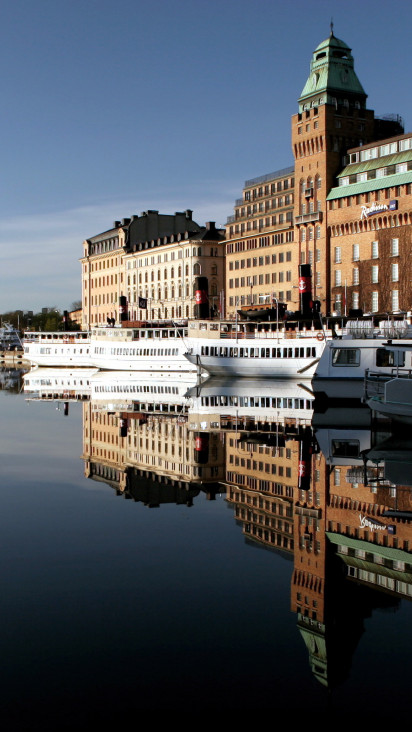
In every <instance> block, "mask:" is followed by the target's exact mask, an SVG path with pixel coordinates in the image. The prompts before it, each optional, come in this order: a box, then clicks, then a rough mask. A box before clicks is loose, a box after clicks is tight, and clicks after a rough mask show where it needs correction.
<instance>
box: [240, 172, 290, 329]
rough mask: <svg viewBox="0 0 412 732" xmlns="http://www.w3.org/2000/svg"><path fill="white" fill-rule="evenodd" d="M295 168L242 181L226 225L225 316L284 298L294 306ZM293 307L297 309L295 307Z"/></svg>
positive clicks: (268, 305) (280, 300)
mask: <svg viewBox="0 0 412 732" xmlns="http://www.w3.org/2000/svg"><path fill="white" fill-rule="evenodd" d="M294 185H295V181H294V168H293V167H290V168H285V169H283V170H279V171H277V172H275V173H271V174H269V175H265V176H261V177H260V178H253V179H251V180H248V181H246V183H245V187H244V189H243V197H242V198H241V199H238V200H237V201H236V204H235V213H234V215H233V216H230V217H229V218H228V221H227V226H226V314H227V316H228V317H229V318H233V317H234V316H235V313H236V310H239V309H242V308H243V309H247V308H250V307H260V308H270V307H272V306H276V302H287V304H288V306H289V307H290V309H294V310H296V309H297V299H298V296H297V294H296V296H295V293H297V290H295V291H293V282H294V283H295V285H296V284H297V271H298V261H297V258H296V249H295V247H294V246H293V242H294V226H293V210H294V208H293V207H294ZM294 305H295V307H293V306H294Z"/></svg>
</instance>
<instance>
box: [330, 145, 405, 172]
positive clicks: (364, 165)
mask: <svg viewBox="0 0 412 732" xmlns="http://www.w3.org/2000/svg"><path fill="white" fill-rule="evenodd" d="M409 160H412V150H404V151H403V152H399V153H394V154H393V155H385V156H382V157H381V158H373V159H372V160H364V161H363V162H361V163H351V164H350V165H347V166H346V168H343V170H341V172H340V173H339V175H338V178H344V177H345V176H346V175H355V174H356V173H365V172H366V171H368V170H377V169H378V168H387V167H388V165H398V163H406V162H409Z"/></svg>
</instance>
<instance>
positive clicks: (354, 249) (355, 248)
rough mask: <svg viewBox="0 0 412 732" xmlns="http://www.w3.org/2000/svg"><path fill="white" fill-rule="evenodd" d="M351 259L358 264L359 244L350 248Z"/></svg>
mask: <svg viewBox="0 0 412 732" xmlns="http://www.w3.org/2000/svg"><path fill="white" fill-rule="evenodd" d="M352 259H353V261H354V262H359V244H353V246H352Z"/></svg>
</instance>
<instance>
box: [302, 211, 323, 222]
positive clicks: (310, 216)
mask: <svg viewBox="0 0 412 732" xmlns="http://www.w3.org/2000/svg"><path fill="white" fill-rule="evenodd" d="M322 220H323V212H322V211H310V212H309V213H306V214H301V215H300V216H296V218H295V224H312V223H314V222H315V221H319V222H321V221H322Z"/></svg>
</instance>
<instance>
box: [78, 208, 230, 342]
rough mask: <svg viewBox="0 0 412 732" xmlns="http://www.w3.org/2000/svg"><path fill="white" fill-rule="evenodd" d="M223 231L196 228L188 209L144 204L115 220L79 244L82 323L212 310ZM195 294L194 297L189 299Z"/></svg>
mask: <svg viewBox="0 0 412 732" xmlns="http://www.w3.org/2000/svg"><path fill="white" fill-rule="evenodd" d="M223 241H224V231H223V230H221V229H216V227H215V224H214V222H209V223H207V224H206V226H204V227H201V226H199V224H197V223H196V222H195V221H193V219H192V211H190V210H189V209H188V210H186V211H185V212H183V213H179V212H178V213H175V214H173V215H168V214H159V212H158V211H146V212H144V213H142V214H141V215H140V216H132V217H131V218H129V219H123V220H122V221H115V222H114V224H113V228H111V229H108V230H107V231H104V232H103V233H101V234H97V235H96V236H93V237H91V238H90V239H86V240H85V241H84V243H83V251H84V256H83V258H82V259H81V264H82V305H83V320H82V327H83V329H88V328H89V327H90V326H93V325H97V324H103V323H107V322H108V320H114V321H115V322H120V321H130V320H134V321H136V320H145V319H148V318H150V319H171V318H183V317H185V318H186V317H194V316H195V315H196V304H197V305H199V304H201V305H202V306H203V309H202V311H201V312H202V317H204V316H205V311H206V310H207V315H206V317H207V316H208V315H211V314H212V313H213V311H215V312H217V311H218V308H219V298H220V297H221V293H222V291H223V289H224V261H225V259H224V244H223ZM196 298H197V299H196Z"/></svg>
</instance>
